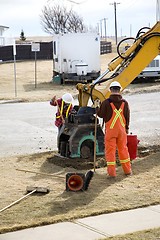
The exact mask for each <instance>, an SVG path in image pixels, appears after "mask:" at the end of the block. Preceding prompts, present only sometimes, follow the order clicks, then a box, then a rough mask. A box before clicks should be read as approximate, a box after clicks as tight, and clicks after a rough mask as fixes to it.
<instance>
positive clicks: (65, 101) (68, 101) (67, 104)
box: [50, 93, 73, 133]
mask: <svg viewBox="0 0 160 240" xmlns="http://www.w3.org/2000/svg"><path fill="white" fill-rule="evenodd" d="M72 102H73V97H72V95H71V94H70V93H65V94H64V95H63V96H62V98H59V99H57V100H56V96H54V97H53V98H52V99H51V101H50V105H52V106H57V108H58V109H57V113H56V120H55V125H56V126H57V127H58V133H59V132H60V129H61V127H62V125H63V122H64V120H65V118H66V117H68V115H69V114H70V112H71V111H72V109H73V105H72Z"/></svg>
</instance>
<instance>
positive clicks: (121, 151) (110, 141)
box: [96, 81, 131, 177]
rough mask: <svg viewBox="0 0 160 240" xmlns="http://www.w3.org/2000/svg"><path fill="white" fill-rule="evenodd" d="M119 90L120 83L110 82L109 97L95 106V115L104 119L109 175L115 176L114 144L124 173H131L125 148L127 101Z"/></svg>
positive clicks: (127, 118) (127, 117)
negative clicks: (98, 105)
mask: <svg viewBox="0 0 160 240" xmlns="http://www.w3.org/2000/svg"><path fill="white" fill-rule="evenodd" d="M120 90H121V85H120V84H119V83H118V82H117V81H114V82H112V83H111V84H110V91H111V95H110V97H109V98H108V99H105V100H104V101H103V102H102V104H101V106H100V108H99V107H97V108H96V112H97V115H98V116H99V117H101V118H103V119H104V121H105V157H106V161H107V171H108V174H109V176H110V177H115V176H116V168H115V165H116V159H115V152H116V146H117V150H118V155H119V161H120V163H121V166H122V168H123V171H124V174H125V175H131V164H130V157H129V153H128V148H127V133H128V130H129V118H130V110H129V105H128V102H127V101H126V100H124V99H123V98H122V96H121V95H120Z"/></svg>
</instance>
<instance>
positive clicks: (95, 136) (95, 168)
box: [94, 113, 97, 172]
mask: <svg viewBox="0 0 160 240" xmlns="http://www.w3.org/2000/svg"><path fill="white" fill-rule="evenodd" d="M94 136H95V140H94V172H95V171H96V140H97V113H96V118H95V134H94Z"/></svg>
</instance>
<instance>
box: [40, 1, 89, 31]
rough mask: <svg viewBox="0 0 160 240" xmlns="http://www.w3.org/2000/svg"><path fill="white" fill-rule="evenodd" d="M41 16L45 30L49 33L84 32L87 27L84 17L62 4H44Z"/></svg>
mask: <svg viewBox="0 0 160 240" xmlns="http://www.w3.org/2000/svg"><path fill="white" fill-rule="evenodd" d="M40 18H41V25H42V28H43V30H44V31H45V32H47V33H49V34H53V33H56V34H58V33H66V32H84V31H85V29H86V28H85V26H84V23H83V19H82V18H81V17H80V16H79V15H78V14H77V13H76V12H74V11H73V10H72V9H70V10H67V9H66V8H65V7H64V6H63V7H62V6H60V5H55V6H53V7H50V6H49V5H47V6H44V8H43V10H42V14H41V16H40Z"/></svg>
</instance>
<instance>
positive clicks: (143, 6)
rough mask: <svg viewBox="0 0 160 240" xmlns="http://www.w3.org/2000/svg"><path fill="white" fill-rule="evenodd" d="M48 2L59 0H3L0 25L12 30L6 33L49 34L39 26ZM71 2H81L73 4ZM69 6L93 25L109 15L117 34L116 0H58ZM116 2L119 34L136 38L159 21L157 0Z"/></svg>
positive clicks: (0, 1)
mask: <svg viewBox="0 0 160 240" xmlns="http://www.w3.org/2000/svg"><path fill="white" fill-rule="evenodd" d="M47 1H48V2H49V3H50V4H51V3H52V2H53V1H56V0H0V25H3V26H8V27H9V28H10V29H9V30H7V31H6V32H5V35H7V36H12V37H19V36H20V33H21V30H22V29H23V30H24V34H25V36H46V35H48V34H46V33H45V32H44V31H43V30H42V27H41V25H40V14H41V11H42V8H43V7H44V5H46V4H47ZM70 1H74V2H79V3H81V4H74V3H71V2H70ZM58 2H61V3H62V4H64V5H65V6H66V5H67V6H68V7H69V8H70V7H72V8H73V9H74V10H75V11H76V12H77V13H78V14H79V15H80V16H82V17H83V20H84V23H85V24H86V25H91V26H93V27H95V26H97V23H99V22H100V20H101V19H104V18H107V19H108V20H107V35H109V36H113V35H114V27H115V25H114V16H115V15H114V6H113V5H111V4H112V3H113V2H114V0H113V1H112V0H58ZM116 2H117V3H119V4H117V5H116V6H117V28H118V36H130V33H131V35H132V36H133V37H135V35H136V33H137V32H138V30H139V29H140V28H141V27H146V26H151V27H152V26H153V25H154V24H155V23H156V2H157V0H119V1H116Z"/></svg>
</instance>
